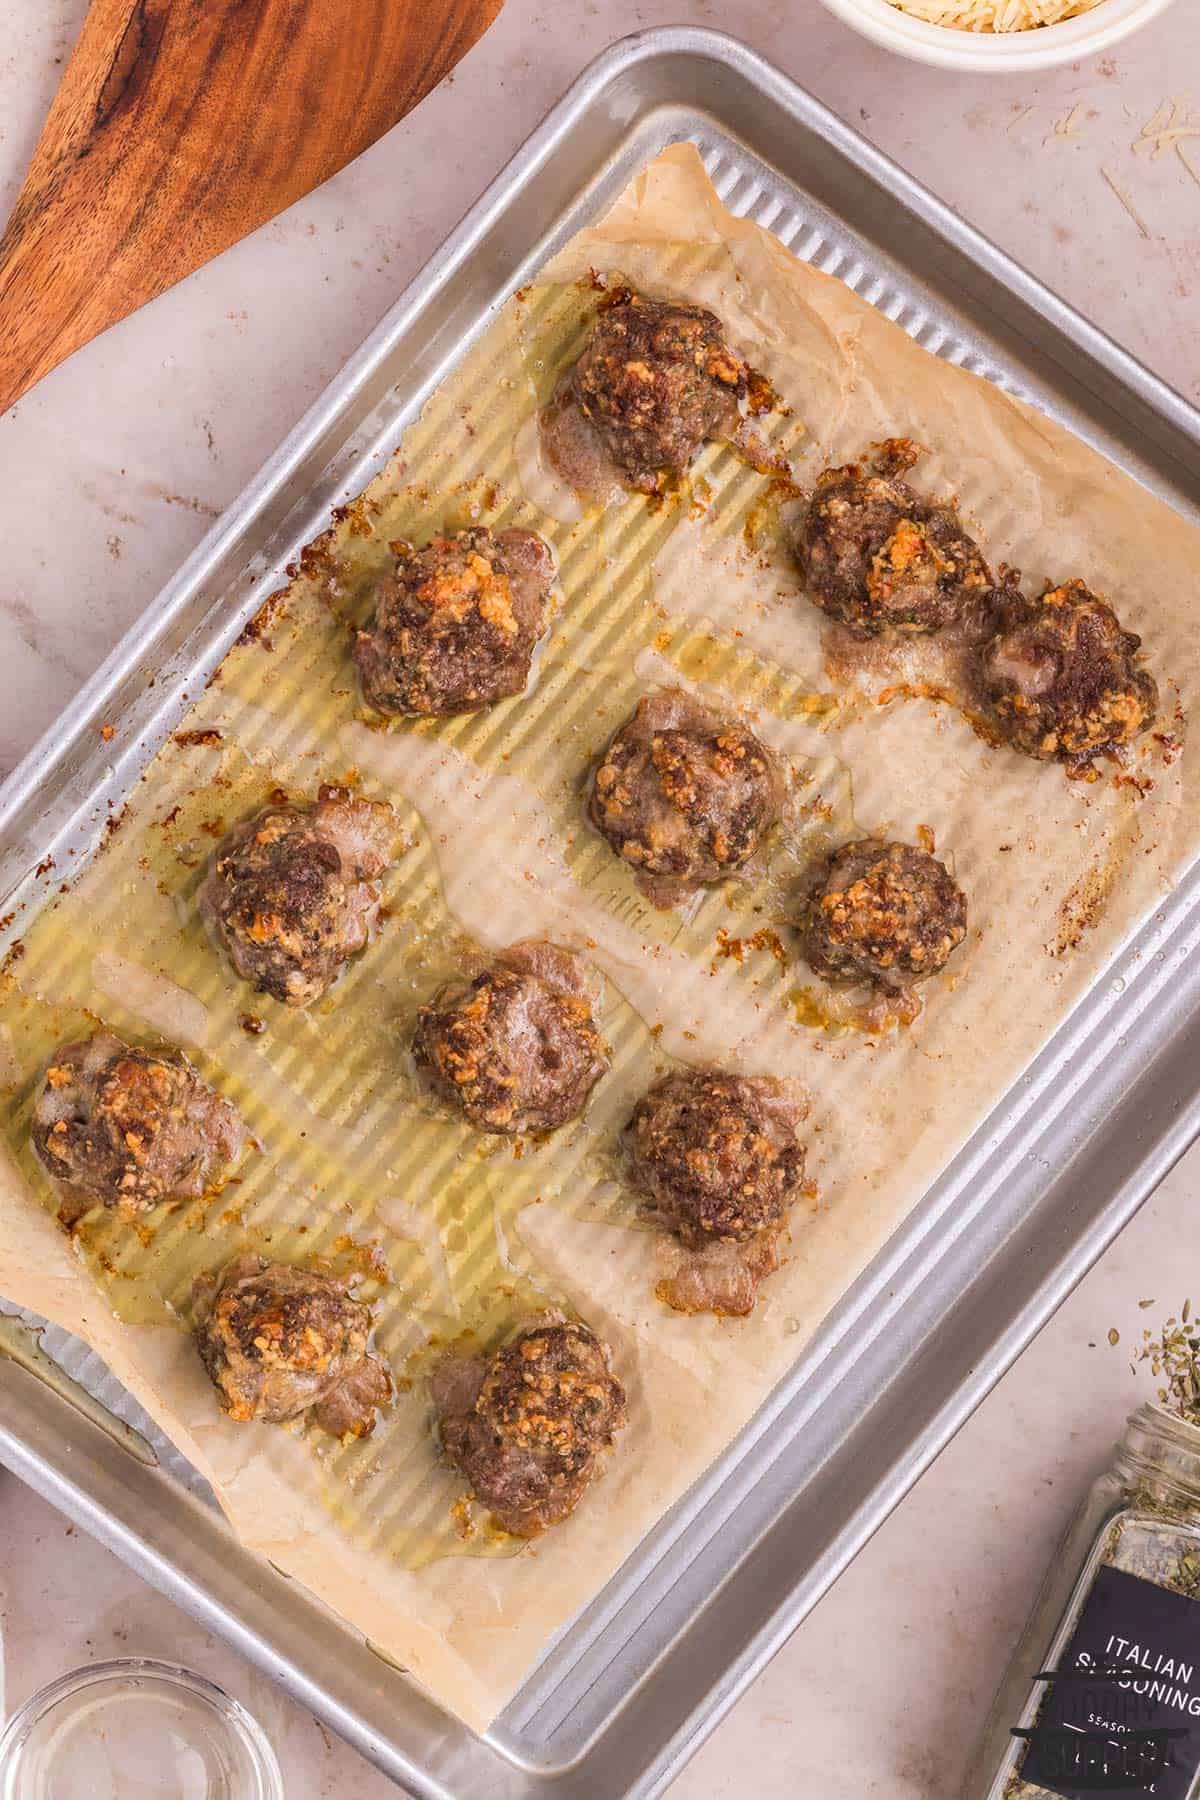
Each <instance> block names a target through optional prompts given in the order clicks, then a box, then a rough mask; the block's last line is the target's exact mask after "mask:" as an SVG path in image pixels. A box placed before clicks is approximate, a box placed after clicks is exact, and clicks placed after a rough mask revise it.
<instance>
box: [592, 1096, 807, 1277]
mask: <svg viewBox="0 0 1200 1800" xmlns="http://www.w3.org/2000/svg"><path fill="white" fill-rule="evenodd" d="M803 1111H804V1109H803V1107H802V1105H800V1104H799V1103H798V1102H797V1101H796V1100H795V1099H794V1098H793V1097H792V1096H791V1094H789V1092H788V1091H787V1089H785V1088H784V1087H783V1085H782V1084H781V1083H780V1082H778V1081H775V1080H773V1079H772V1078H771V1077H770V1076H766V1075H756V1076H746V1075H725V1074H722V1073H721V1071H720V1070H719V1069H681V1070H678V1071H676V1072H675V1073H674V1074H671V1075H664V1076H663V1078H662V1080H661V1081H656V1082H655V1084H654V1086H653V1087H652V1088H651V1089H650V1091H649V1092H648V1093H646V1094H644V1095H643V1096H642V1098H641V1099H640V1100H639V1101H638V1103H637V1106H636V1107H635V1108H634V1111H633V1116H632V1118H631V1119H630V1121H629V1124H628V1125H627V1126H626V1128H625V1152H626V1159H627V1168H628V1172H629V1180H630V1183H631V1185H632V1186H633V1187H634V1188H635V1189H636V1191H637V1192H638V1194H639V1195H640V1196H641V1197H642V1200H643V1202H644V1203H645V1206H646V1209H647V1211H648V1212H650V1213H651V1215H652V1216H653V1217H654V1218H656V1219H657V1220H659V1221H660V1222H661V1223H662V1224H664V1225H666V1226H667V1227H668V1228H669V1229H670V1230H671V1231H673V1232H674V1233H675V1234H676V1236H677V1237H678V1238H679V1239H680V1240H681V1242H683V1243H684V1244H686V1245H687V1246H688V1248H689V1249H701V1248H703V1246H704V1245H706V1244H710V1243H712V1242H713V1241H714V1240H715V1239H721V1238H732V1239H737V1240H739V1241H743V1242H744V1241H745V1240H747V1239H749V1238H753V1237H757V1236H758V1235H759V1234H760V1233H761V1232H764V1231H771V1230H773V1229H774V1228H775V1227H777V1226H779V1225H781V1224H782V1222H783V1219H784V1217H785V1215H786V1213H787V1209H788V1206H789V1205H790V1203H791V1201H792V1200H793V1199H794V1197H795V1193H796V1189H797V1187H798V1186H799V1183H800V1181H801V1178H802V1177H803V1174H804V1146H803V1145H802V1144H801V1142H800V1140H799V1137H798V1135H797V1127H798V1125H799V1123H800V1120H801V1118H802V1117H803Z"/></svg>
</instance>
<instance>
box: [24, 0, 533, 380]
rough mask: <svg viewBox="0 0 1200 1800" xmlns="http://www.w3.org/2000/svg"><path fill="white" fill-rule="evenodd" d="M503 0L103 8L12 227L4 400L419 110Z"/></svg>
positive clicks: (93, 14) (253, 1) (74, 64)
mask: <svg viewBox="0 0 1200 1800" xmlns="http://www.w3.org/2000/svg"><path fill="white" fill-rule="evenodd" d="M502 4H503V0H92V6H91V8H90V10H89V12H88V14H87V17H86V19H85V21H84V25H83V30H82V32H81V34H80V38H79V42H78V44H77V45H76V47H75V51H74V54H73V55H72V57H71V60H70V62H69V64H68V65H67V69H66V71H65V73H64V75H63V79H62V85H61V86H60V88H59V90H58V94H57V95H56V97H55V100H54V104H53V105H52V106H51V108H50V112H49V115H48V117H47V119H46V124H45V127H44V128H43V131H42V135H41V138H40V140H39V142H38V146H37V149H36V151H35V152H34V157H33V161H32V162H31V164H30V166H29V172H28V174H27V175H26V178H25V183H24V186H23V187H22V189H21V192H20V194H19V195H18V197H17V204H16V207H15V209H14V211H13V215H12V217H11V219H10V220H9V222H8V225H7V228H6V229H5V232H4V236H3V237H2V238H0V412H3V411H4V410H5V409H6V408H7V407H9V406H11V405H12V403H13V402H14V401H15V400H16V399H18V398H19V397H20V395H21V394H23V393H24V392H25V391H26V390H27V389H28V388H30V387H32V385H33V383H34V382H35V381H39V380H40V379H41V377H42V376H43V375H45V374H47V373H48V372H49V370H51V369H53V368H54V367H55V366H56V365H57V364H58V363H60V362H62V361H63V359H64V358H65V357H68V356H70V354H71V352H72V351H73V350H77V349H78V348H79V347H80V345H81V344H86V343H87V342H88V341H89V340H90V339H91V338H93V337H95V336H96V335H97V334H98V333H99V332H101V331H104V330H105V329H106V327H108V326H109V325H112V324H115V323H116V321H117V320H118V319H123V318H125V317H126V315H127V314H129V313H131V312H133V311H134V310H135V309H136V308H137V307H139V306H142V305H143V304H144V303H145V302H146V301H147V300H151V299H153V298H154V296H155V295H156V294H160V293H162V292H163V290H164V289H165V288H168V287H170V286H171V285H172V284H173V283H174V282H176V281H179V280H181V279H182V278H183V276H185V275H188V274H190V273H191V271H192V270H193V269H196V268H198V267H199V266H200V265H201V264H202V263H205V262H208V261H209V259H210V258H211V257H214V256H217V255H219V254H220V252H221V251H222V250H225V249H228V247H229V245H230V244H233V243H236V242H237V240H238V239H239V238H242V237H244V236H245V235H246V233H247V232H250V231H253V230H254V229H255V228H256V227H257V226H259V225H261V224H263V223H264V221H265V220H267V219H270V218H272V217H273V216H274V215H275V214H276V213H277V212H281V211H282V210H283V208H284V207H285V206H290V205H291V204H292V202H293V201H295V200H298V199H300V198H301V197H302V196H303V195H304V194H307V193H310V192H311V190H312V189H313V188H315V187H317V186H319V185H320V183H321V182H323V181H325V180H327V179H328V177H329V176H330V175H332V174H334V173H335V171H336V170H338V169H340V168H342V167H343V166H344V164H346V163H348V162H349V161H351V159H352V158H353V157H355V156H357V155H358V154H359V153H360V151H362V150H365V149H366V148H367V146H368V145H369V144H373V143H374V142H375V140H376V138H378V137H380V136H381V135H382V134H383V133H384V132H385V131H387V130H389V129H390V128H391V126H393V125H394V124H395V123H396V122H397V120H399V119H401V118H403V117H404V114H405V113H406V112H408V111H409V110H410V109H411V108H412V107H413V106H415V105H416V103H417V101H418V100H420V99H421V98H422V97H423V96H424V95H425V94H427V93H428V92H429V90H430V88H432V87H434V86H435V85H436V84H437V83H438V82H439V81H440V80H441V79H442V76H443V75H445V74H447V73H448V72H449V70H450V69H452V68H453V67H454V65H455V63H457V62H458V61H459V59H460V57H462V56H463V55H464V54H465V52H466V51H467V50H469V49H470V47H471V45H472V44H473V43H474V42H475V41H476V39H477V38H479V37H480V36H481V35H482V33H483V32H484V31H486V29H487V27H488V26H489V25H490V24H491V22H492V20H493V19H494V18H495V17H496V14H497V13H498V12H499V11H500V7H501V5H502Z"/></svg>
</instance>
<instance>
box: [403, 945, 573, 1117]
mask: <svg viewBox="0 0 1200 1800" xmlns="http://www.w3.org/2000/svg"><path fill="white" fill-rule="evenodd" d="M413 1055H414V1057H415V1059H416V1063H417V1067H418V1069H419V1070H420V1071H421V1072H422V1074H423V1075H424V1076H425V1077H426V1079H427V1080H428V1081H429V1083H430V1085H431V1086H432V1088H433V1089H434V1091H435V1093H437V1094H438V1095H439V1096H440V1098H441V1099H443V1100H446V1101H448V1102H449V1104H450V1105H451V1106H452V1107H454V1108H455V1109H456V1110H457V1111H458V1112H460V1113H462V1114H463V1116H464V1117H465V1118H467V1119H468V1120H469V1121H470V1123H471V1124H472V1125H474V1126H475V1127H476V1128H477V1129H478V1130H480V1131H492V1132H498V1133H502V1134H505V1135H507V1136H515V1135H517V1134H519V1133H522V1132H537V1131H555V1130H556V1129H557V1128H558V1127H559V1126H560V1125H565V1124H566V1122H567V1120H568V1119H573V1118H575V1117H576V1116H577V1115H578V1114H579V1113H581V1112H582V1111H583V1107H584V1103H585V1101H586V1100H587V1097H588V1095H589V1094H590V1093H591V1091H592V1088H593V1087H594V1086H595V1085H596V1082H597V1081H598V1080H599V1079H600V1077H601V1075H602V1074H603V1073H604V1071H605V1069H606V1068H607V1067H608V1051H607V1049H606V1047H605V1045H604V1042H603V1040H602V1039H601V1037H600V1034H599V1032H598V1031H597V1030H596V1026H595V1022H594V1020H593V1018H592V1009H591V1006H590V1004H589V1001H588V994H587V987H586V983H585V980H584V973H583V969H582V966H581V965H580V963H579V961H578V959H577V958H576V957H574V956H572V955H571V954H570V953H569V952H568V951H566V950H560V949H558V947H557V946H556V945H554V944H544V943H528V944H514V945H512V947H511V948H510V949H508V950H506V951H504V953H503V954H502V955H501V956H498V957H497V958H496V960H495V961H494V962H493V963H491V964H490V965H489V966H488V967H487V968H486V969H483V970H482V971H481V972H480V973H479V974H478V975H476V976H475V977H474V979H473V980H471V981H468V982H456V983H453V984H452V985H450V986H449V987H446V988H443V989H442V991H441V993H439V994H438V995H436V996H435V998H434V999H433V1000H432V1001H431V1002H430V1003H429V1005H427V1006H424V1007H422V1008H421V1011H420V1014H419V1016H418V1019H417V1029H416V1033H415V1036H414V1038H413Z"/></svg>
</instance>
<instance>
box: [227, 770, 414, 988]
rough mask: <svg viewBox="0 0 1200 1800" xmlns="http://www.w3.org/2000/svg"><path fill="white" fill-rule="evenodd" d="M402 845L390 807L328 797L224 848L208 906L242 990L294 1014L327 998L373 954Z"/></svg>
mask: <svg viewBox="0 0 1200 1800" xmlns="http://www.w3.org/2000/svg"><path fill="white" fill-rule="evenodd" d="M395 835H396V823H395V814H394V813H393V812H392V809H391V807H390V806H384V805H382V804H380V803H379V802H378V801H374V800H356V799H354V798H353V797H352V796H351V795H350V794H349V793H348V792H347V791H346V789H345V788H336V787H322V788H321V789H320V790H319V792H318V794H317V801H316V805H315V806H293V805H290V804H287V803H281V804H280V805H278V806H269V807H268V808H267V809H266V811H265V812H261V813H258V814H256V816H255V817H254V818H253V819H249V820H247V821H246V823H245V824H242V825H237V826H235V827H234V829H233V830H232V831H231V832H230V833H229V834H228V836H227V837H226V838H225V839H224V840H223V841H222V843H221V844H220V846H219V847H218V849H217V853H216V856H215V858H214V859H213V866H212V871H211V873H210V875H209V878H208V880H207V882H206V883H205V887H204V892H203V896H202V905H203V907H204V910H205V911H206V913H207V914H208V916H209V918H210V919H211V920H212V921H213V923H214V924H215V926H216V929H217V931H218V933H219V935H220V937H221V941H222V942H223V944H224V945H225V948H226V950H227V951H228V952H229V959H230V961H231V962H232V964H233V966H234V968H235V969H236V970H237V972H238V974H239V975H240V976H242V978H243V980H245V981H249V982H251V983H252V984H253V985H254V987H255V988H257V989H258V990H259V992H261V993H264V994H272V995H274V997H275V999H276V1000H282V1001H283V1003H284V1004H285V1005H286V1006H307V1005H308V1003H309V1001H310V1000H315V999H317V998H318V997H319V996H320V995H321V994H323V993H324V992H325V990H326V988H327V987H328V986H329V984H330V982H331V981H332V980H333V978H334V976H335V975H336V974H337V973H338V971H339V970H340V969H341V967H342V965H343V963H345V962H347V961H348V960H349V958H350V957H352V956H355V955H357V954H358V952H359V951H360V950H362V949H364V948H365V946H366V944H367V942H368V939H369V938H370V935H371V929H372V927H373V925H374V923H375V920H376V918H377V916H378V913H379V890H378V888H376V887H375V886H374V885H373V878H374V877H375V876H376V875H379V874H380V873H381V872H382V871H383V870H384V869H385V868H386V867H387V864H388V861H389V858H390V854H391V849H392V845H393V842H394V839H395Z"/></svg>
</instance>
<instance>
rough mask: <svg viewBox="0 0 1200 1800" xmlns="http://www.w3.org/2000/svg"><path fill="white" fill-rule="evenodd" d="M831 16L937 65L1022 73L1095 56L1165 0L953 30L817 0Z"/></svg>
mask: <svg viewBox="0 0 1200 1800" xmlns="http://www.w3.org/2000/svg"><path fill="white" fill-rule="evenodd" d="M822 4H823V5H824V6H826V7H827V8H828V9H829V11H830V12H831V13H834V14H835V15H836V16H837V18H839V19H842V20H844V21H845V23H846V24H847V25H852V26H853V27H854V29H855V31H860V32H861V33H862V35H863V36H864V37H868V38H870V39H871V40H872V42H874V43H876V44H882V45H883V47H884V48H885V49H887V50H897V51H899V53H900V55H901V56H911V57H913V58H915V60H916V61H917V62H926V63H934V64H935V65H936V66H938V67H939V68H943V69H973V70H982V71H984V72H987V73H991V74H995V75H1023V74H1027V73H1029V72H1030V71H1031V70H1033V69H1051V68H1054V67H1055V66H1056V65H1057V64H1059V63H1072V62H1079V61H1080V60H1082V58H1084V57H1086V56H1098V55H1099V54H1100V52H1101V51H1103V50H1111V49H1112V47H1113V45H1114V44H1117V43H1119V42H1120V40H1121V39H1122V38H1123V37H1128V35H1129V33H1130V32H1131V31H1136V30H1137V29H1138V27H1139V25H1147V24H1149V22H1150V20H1151V19H1156V18H1157V17H1158V15H1159V13H1161V12H1165V11H1166V9H1167V7H1168V6H1169V5H1170V4H1171V0H1102V3H1101V5H1099V6H1095V7H1093V8H1092V10H1091V11H1090V12H1085V13H1080V14H1079V15H1078V17H1077V18H1074V19H1064V20H1063V21H1062V22H1061V24H1058V25H1038V26H1036V27H1035V28H1034V29H1033V30H1032V31H1000V32H982V31H957V30H955V29H954V28H952V27H950V26H946V25H927V24H926V23H925V22H924V20H923V19H914V18H913V16H912V14H911V13H904V12H901V11H900V10H899V8H898V7H895V6H891V5H890V4H889V0H822Z"/></svg>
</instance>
